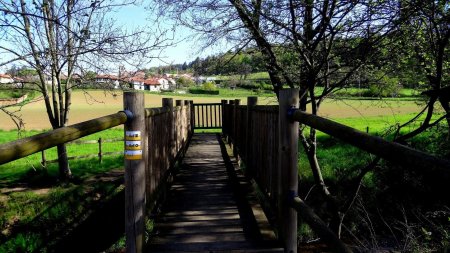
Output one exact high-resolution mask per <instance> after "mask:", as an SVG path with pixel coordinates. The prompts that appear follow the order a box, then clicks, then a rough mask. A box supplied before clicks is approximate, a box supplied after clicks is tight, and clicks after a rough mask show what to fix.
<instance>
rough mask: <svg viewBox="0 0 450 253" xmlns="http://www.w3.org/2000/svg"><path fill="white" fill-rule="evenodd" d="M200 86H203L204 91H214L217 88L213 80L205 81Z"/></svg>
mask: <svg viewBox="0 0 450 253" xmlns="http://www.w3.org/2000/svg"><path fill="white" fill-rule="evenodd" d="M202 88H203V90H206V91H215V90H217V87H216V85H215V84H214V83H213V82H205V83H204V84H203V85H202Z"/></svg>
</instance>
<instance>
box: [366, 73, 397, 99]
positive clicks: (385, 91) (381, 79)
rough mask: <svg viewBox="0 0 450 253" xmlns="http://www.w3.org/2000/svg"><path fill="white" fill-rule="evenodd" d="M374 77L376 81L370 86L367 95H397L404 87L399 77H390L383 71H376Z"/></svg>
mask: <svg viewBox="0 0 450 253" xmlns="http://www.w3.org/2000/svg"><path fill="white" fill-rule="evenodd" d="M373 79H375V82H374V83H373V84H371V85H370V86H369V90H368V92H369V94H366V96H376V97H396V96H398V93H399V91H400V90H401V88H402V87H401V85H400V83H399V80H398V78H395V77H389V76H388V75H386V74H385V73H383V72H376V73H374V74H373Z"/></svg>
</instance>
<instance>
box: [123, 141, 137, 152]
mask: <svg viewBox="0 0 450 253" xmlns="http://www.w3.org/2000/svg"><path fill="white" fill-rule="evenodd" d="M125 150H141V141H125Z"/></svg>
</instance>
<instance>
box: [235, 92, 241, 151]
mask: <svg viewBox="0 0 450 253" xmlns="http://www.w3.org/2000/svg"><path fill="white" fill-rule="evenodd" d="M240 104H241V100H240V99H235V100H234V107H233V117H234V119H233V155H234V157H236V158H238V151H237V145H236V144H237V143H238V141H241V140H238V139H237V138H238V133H237V131H236V130H237V124H238V123H237V122H238V119H237V118H236V117H237V108H238V106H239V105H240Z"/></svg>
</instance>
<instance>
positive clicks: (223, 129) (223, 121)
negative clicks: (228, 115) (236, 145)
mask: <svg viewBox="0 0 450 253" xmlns="http://www.w3.org/2000/svg"><path fill="white" fill-rule="evenodd" d="M221 103H222V111H221V113H222V122H221V124H222V135H224V136H225V135H226V134H227V130H226V126H225V124H226V122H225V120H226V119H225V106H226V104H227V101H226V100H225V99H223V100H222V101H221Z"/></svg>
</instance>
